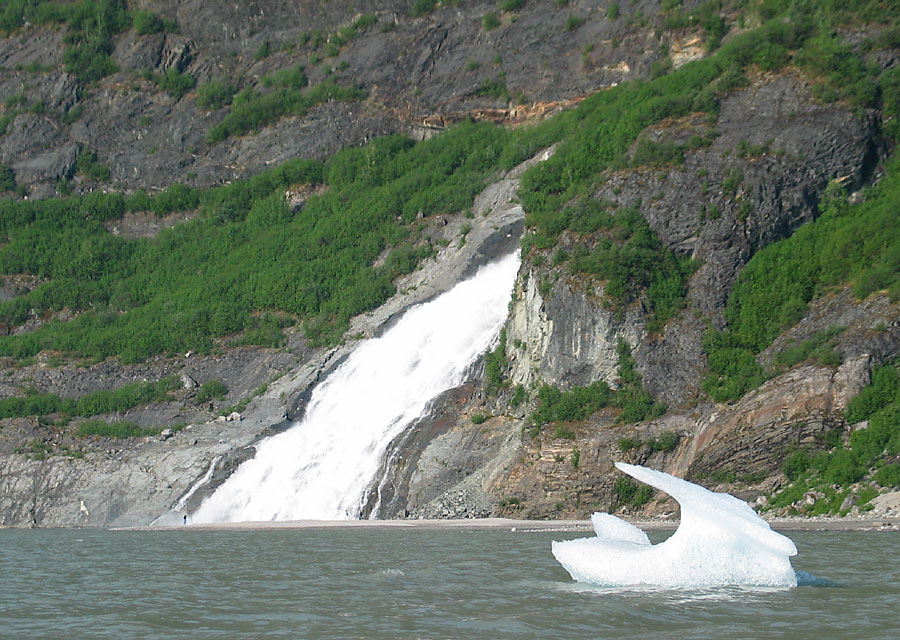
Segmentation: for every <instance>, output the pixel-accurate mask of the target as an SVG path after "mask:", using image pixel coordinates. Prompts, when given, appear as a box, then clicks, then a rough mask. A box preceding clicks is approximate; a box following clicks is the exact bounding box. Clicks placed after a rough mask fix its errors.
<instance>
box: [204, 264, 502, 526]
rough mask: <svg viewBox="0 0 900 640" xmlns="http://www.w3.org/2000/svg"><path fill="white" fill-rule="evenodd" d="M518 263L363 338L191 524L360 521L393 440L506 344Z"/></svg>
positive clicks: (490, 269) (486, 271)
mask: <svg viewBox="0 0 900 640" xmlns="http://www.w3.org/2000/svg"><path fill="white" fill-rule="evenodd" d="M518 266H519V257H518V254H517V253H514V254H511V255H509V256H507V257H505V258H503V259H501V260H499V261H497V262H495V263H492V264H489V265H486V266H484V267H482V268H481V269H480V270H479V271H478V273H476V274H475V276H474V277H473V278H471V279H469V280H466V281H464V282H461V283H459V284H457V285H456V286H455V287H453V288H452V289H451V290H449V291H448V292H446V293H444V294H442V295H441V296H439V297H437V298H435V299H434V300H432V301H430V302H426V303H423V304H420V305H417V306H415V307H413V308H411V309H409V310H408V311H407V312H406V313H405V314H404V315H403V317H402V318H400V319H399V320H398V321H397V322H396V324H395V325H394V326H393V327H391V328H390V329H389V330H388V331H386V332H385V333H384V334H383V335H382V336H381V337H379V338H373V339H371V340H367V341H365V342H362V343H361V344H360V345H359V346H358V347H357V348H356V349H355V350H354V351H353V353H352V354H351V355H350V356H349V357H348V358H347V360H346V361H345V362H344V363H343V364H341V365H340V366H339V367H338V368H337V369H335V370H334V372H332V373H331V375H329V376H328V377H327V378H326V380H325V381H323V382H322V383H321V384H320V385H319V386H317V387H316V388H315V389H314V390H313V393H312V397H311V398H310V402H309V405H308V407H307V410H306V414H305V416H304V418H303V419H302V420H301V421H300V422H298V423H296V424H295V425H294V426H292V427H291V428H290V429H288V430H287V431H285V432H283V433H280V434H278V435H275V436H272V437H270V438H267V439H266V440H264V441H263V442H262V443H261V444H260V445H259V447H258V449H257V453H256V456H255V457H254V458H253V459H251V460H248V461H246V462H245V463H243V464H242V465H241V466H240V467H239V468H238V469H237V471H235V473H234V474H233V475H232V476H231V477H230V478H229V479H228V480H227V481H225V483H223V484H222V486H220V487H219V488H218V490H216V492H215V493H213V495H211V496H210V497H209V498H207V499H206V500H205V501H204V502H203V504H201V505H200V507H199V508H198V509H197V511H196V512H195V513H194V514H193V515H192V517H191V521H192V522H241V521H253V520H257V521H259V520H300V519H316V520H343V519H355V518H358V517H359V514H360V511H361V509H362V507H363V501H364V499H365V493H366V490H367V488H368V486H369V484H370V482H371V481H372V479H373V478H374V476H375V474H376V473H377V472H378V469H379V466H380V464H381V460H382V458H383V457H384V455H385V453H386V451H387V447H388V445H389V444H390V443H391V441H392V440H393V439H394V438H395V437H396V436H397V435H399V434H400V433H402V431H403V430H404V428H406V426H407V425H409V424H410V423H411V422H412V421H413V420H414V419H415V418H417V417H419V416H420V415H421V414H422V413H423V412H424V411H425V408H426V406H427V405H428V402H429V401H430V400H431V399H432V398H434V397H435V396H436V395H438V394H439V393H441V392H442V391H444V390H446V389H449V388H451V387H454V386H456V385H458V384H460V383H461V382H463V379H464V376H465V373H466V370H467V369H468V368H469V367H470V366H471V364H472V363H473V362H474V361H475V360H476V359H477V358H478V356H479V355H480V354H482V353H484V351H485V350H486V349H488V348H489V347H490V346H491V344H492V343H493V342H494V341H496V339H497V335H498V334H499V332H500V328H501V326H502V325H503V322H504V321H505V319H506V316H507V308H508V303H509V296H510V291H511V289H512V286H513V282H514V280H515V276H516V272H517V270H518Z"/></svg>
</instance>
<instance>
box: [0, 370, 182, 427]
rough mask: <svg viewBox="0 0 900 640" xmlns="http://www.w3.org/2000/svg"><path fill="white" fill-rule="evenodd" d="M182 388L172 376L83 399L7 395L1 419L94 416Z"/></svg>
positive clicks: (0, 403) (0, 408)
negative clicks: (49, 415)
mask: <svg viewBox="0 0 900 640" xmlns="http://www.w3.org/2000/svg"><path fill="white" fill-rule="evenodd" d="M178 387H179V384H178V379H177V378H175V377H174V376H169V377H167V378H163V379H161V380H159V381H158V382H133V383H130V384H126V385H124V386H122V387H120V388H118V389H116V390H114V391H105V390H101V391H95V392H93V393H88V394H85V395H83V396H81V397H80V398H60V397H59V396H57V395H56V394H52V393H43V394H40V393H34V394H32V395H28V396H26V397H24V398H19V397H13V398H4V399H3V400H0V418H20V417H24V416H41V415H47V414H51V413H65V414H67V415H69V416H83V417H90V416H96V415H100V414H104V413H115V412H121V411H127V410H128V409H131V408H132V407H137V406H141V405H145V404H148V403H150V402H157V401H160V400H165V399H166V398H167V397H168V393H169V392H170V391H172V390H174V389H177V388H178Z"/></svg>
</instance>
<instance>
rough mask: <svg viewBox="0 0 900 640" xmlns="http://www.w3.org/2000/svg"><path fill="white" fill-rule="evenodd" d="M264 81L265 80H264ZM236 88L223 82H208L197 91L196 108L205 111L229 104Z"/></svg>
mask: <svg viewBox="0 0 900 640" xmlns="http://www.w3.org/2000/svg"><path fill="white" fill-rule="evenodd" d="M264 80H265V79H264ZM235 93H237V88H236V87H235V86H234V85H232V84H231V83H229V82H227V81H225V80H210V81H209V82H207V83H206V84H203V85H201V86H200V88H199V89H197V106H198V107H200V108H201V109H206V110H207V111H213V110H215V109H221V108H222V107H227V106H228V105H230V104H231V101H232V100H233V99H234V94H235Z"/></svg>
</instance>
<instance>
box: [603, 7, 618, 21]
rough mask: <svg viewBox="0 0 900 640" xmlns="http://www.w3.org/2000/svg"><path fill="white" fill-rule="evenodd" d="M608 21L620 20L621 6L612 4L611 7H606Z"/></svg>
mask: <svg viewBox="0 0 900 640" xmlns="http://www.w3.org/2000/svg"><path fill="white" fill-rule="evenodd" d="M606 19H607V20H610V21H613V20H618V19H619V5H618V4H617V3H615V2H610V3H609V6H607V7H606Z"/></svg>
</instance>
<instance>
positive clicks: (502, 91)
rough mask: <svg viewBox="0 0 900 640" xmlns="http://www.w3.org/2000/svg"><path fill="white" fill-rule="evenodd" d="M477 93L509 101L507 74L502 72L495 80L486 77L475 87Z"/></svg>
mask: <svg viewBox="0 0 900 640" xmlns="http://www.w3.org/2000/svg"><path fill="white" fill-rule="evenodd" d="M475 95H477V96H484V97H486V98H494V99H495V100H499V99H500V98H503V99H504V100H507V101H508V100H509V89H507V88H506V75H505V74H503V73H501V74H500V75H499V76H497V77H496V78H494V79H493V80H488V79H485V80H484V82H482V83H481V84H480V85H479V86H478V88H477V89H475Z"/></svg>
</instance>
